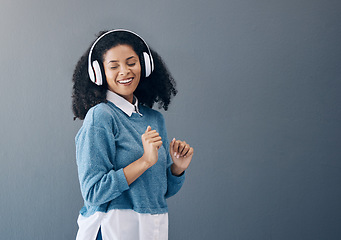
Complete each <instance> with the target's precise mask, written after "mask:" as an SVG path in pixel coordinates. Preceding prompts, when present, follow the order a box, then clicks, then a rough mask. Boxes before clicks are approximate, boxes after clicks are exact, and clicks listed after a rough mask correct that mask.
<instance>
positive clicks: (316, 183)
mask: <svg viewBox="0 0 341 240" xmlns="http://www.w3.org/2000/svg"><path fill="white" fill-rule="evenodd" d="M340 12H341V3H340V1H339V0H326V1H322V0H285V1H284V0H273V1H269V0H257V1H254V0H211V1H207V0H205V1H203V0H186V1H184V0H181V1H180V0H172V1H165V0H159V1H156V0H145V1H141V0H129V1H127V0H118V1H114V0H99V1H90V0H82V1H81V0H58V1H43V0H40V1H39V0H27V1H26V0H2V1H1V6H0V29H1V40H0V43H1V45H0V50H1V52H0V59H1V60H0V61H1V64H0V77H1V88H0V111H1V118H0V136H1V137H0V159H1V167H0V194H1V196H0V208H1V209H0V239H16V240H17V239H44V240H45V239H49V240H53V239H58V240H60V239H74V238H75V235H76V231H77V224H76V220H77V216H78V212H79V210H80V208H81V207H82V204H83V202H82V198H81V194H80V190H79V183H78V176H77V168H76V163H75V146H74V136H75V134H76V133H77V131H78V129H79V128H80V126H81V124H82V122H81V121H79V120H78V121H73V114H72V111H71V89H72V83H71V78H72V74H73V69H74V66H75V64H76V62H77V61H78V59H79V57H80V56H81V55H82V54H83V53H84V52H85V50H86V49H87V48H88V47H89V45H90V44H91V42H92V41H94V40H95V34H97V33H98V32H99V31H100V30H109V29H112V28H127V29H130V30H133V31H136V32H137V33H139V34H141V35H142V36H143V37H144V38H145V39H146V41H147V42H148V43H149V44H150V46H151V47H153V48H154V49H155V50H157V51H158V52H159V53H160V55H161V56H162V57H163V58H164V60H165V62H166V63H167V65H168V67H169V69H170V70H171V72H172V74H173V76H174V78H175V79H176V81H177V88H178V90H179V93H178V95H177V96H176V98H175V99H174V101H173V102H172V104H171V105H170V109H169V111H167V112H164V111H162V113H164V116H165V119H166V123H167V129H168V135H169V138H170V139H171V138H173V137H176V138H179V139H183V140H186V141H187V142H189V143H190V144H191V145H192V146H193V147H194V148H195V156H194V159H193V162H192V164H191V166H190V168H189V169H188V171H187V179H186V182H185V185H184V187H183V188H182V189H181V191H180V192H179V193H178V194H177V195H176V196H174V197H173V198H171V199H170V200H169V209H170V233H169V235H170V239H172V240H176V239H179V240H181V239H238V240H244V239H245V240H249V239H252V240H254V239H255V240H264V239H266V240H267V239H275V240H277V239H283V240H287V239H300V240H302V239H309V240H312V239H316V240H320V239H328V240H331V239H341V228H340V225H341V206H340V204H341V187H340V185H341V161H340V160H341V140H340V137H341V126H340V124H341V108H340V103H341V96H340V92H341V67H340V63H341V17H340V16H341V15H340Z"/></svg>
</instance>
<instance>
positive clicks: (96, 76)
mask: <svg viewBox="0 0 341 240" xmlns="http://www.w3.org/2000/svg"><path fill="white" fill-rule="evenodd" d="M113 32H128V33H131V34H133V35H135V36H137V37H138V38H139V39H141V40H142V42H143V43H144V45H145V46H146V48H147V50H148V52H147V53H146V52H143V56H142V57H143V58H144V59H140V61H144V66H145V77H148V76H149V75H150V74H151V73H152V72H153V70H154V61H153V57H152V53H151V51H150V48H149V46H148V44H147V43H146V41H145V40H144V39H143V38H142V37H141V36H140V35H138V34H137V33H135V32H133V31H130V30H127V29H114V30H110V31H108V32H106V33H104V34H102V35H101V36H99V37H98V38H97V39H96V41H95V42H94V43H93V44H92V46H91V48H90V51H89V57H88V72H89V77H90V79H91V81H92V82H94V83H96V84H97V85H102V84H103V80H102V73H101V71H100V67H99V63H98V61H97V60H95V61H93V62H91V57H92V51H93V50H94V48H95V46H96V44H97V43H98V42H99V40H101V39H102V38H103V37H105V36H106V35H108V34H110V33H113Z"/></svg>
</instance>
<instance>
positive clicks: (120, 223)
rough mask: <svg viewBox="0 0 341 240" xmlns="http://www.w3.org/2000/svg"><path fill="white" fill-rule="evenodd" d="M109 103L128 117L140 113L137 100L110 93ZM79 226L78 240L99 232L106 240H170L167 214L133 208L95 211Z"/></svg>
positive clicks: (83, 239)
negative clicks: (144, 211)
mask: <svg viewBox="0 0 341 240" xmlns="http://www.w3.org/2000/svg"><path fill="white" fill-rule="evenodd" d="M107 100H108V101H110V102H112V103H113V104H115V105H116V106H117V107H118V108H119V109H121V110H122V111H123V112H124V113H125V114H126V115H128V116H129V117H131V116H132V114H139V115H140V116H143V115H142V114H141V113H140V112H139V108H138V100H137V98H136V97H135V96H134V104H131V103H130V102H128V101H127V100H126V99H124V98H123V97H121V96H119V95H117V94H116V93H114V92H111V91H109V90H108V92H107ZM77 223H78V225H79V230H78V233H77V237H76V239H77V240H94V239H96V236H97V233H98V231H99V229H100V231H101V234H102V239H104V240H138V239H140V240H154V239H155V240H156V239H159V240H166V239H168V213H162V214H149V213H138V212H136V211H134V210H131V209H112V210H110V211H108V212H106V213H105V212H99V211H98V212H95V213H94V214H92V215H91V216H88V217H84V216H82V215H81V214H80V215H79V217H78V220H77Z"/></svg>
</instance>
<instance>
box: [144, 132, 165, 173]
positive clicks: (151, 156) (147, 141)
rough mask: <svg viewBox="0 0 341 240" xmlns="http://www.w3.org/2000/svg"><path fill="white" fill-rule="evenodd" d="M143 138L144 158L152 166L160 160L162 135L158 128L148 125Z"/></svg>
mask: <svg viewBox="0 0 341 240" xmlns="http://www.w3.org/2000/svg"><path fill="white" fill-rule="evenodd" d="M141 138H142V144H143V150H144V153H143V156H142V159H143V160H144V161H145V162H146V163H147V164H148V166H149V167H151V166H153V165H154V164H155V163H156V162H157V160H158V150H159V148H160V147H161V146H162V141H161V137H160V135H159V133H158V132H157V131H156V130H152V128H151V127H150V126H148V127H147V130H146V131H145V133H144V134H142V137H141Z"/></svg>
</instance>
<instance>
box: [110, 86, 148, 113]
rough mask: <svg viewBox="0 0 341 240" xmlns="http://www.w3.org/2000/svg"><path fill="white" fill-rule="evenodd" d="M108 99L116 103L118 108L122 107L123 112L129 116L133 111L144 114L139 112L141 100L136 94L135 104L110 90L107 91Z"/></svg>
mask: <svg viewBox="0 0 341 240" xmlns="http://www.w3.org/2000/svg"><path fill="white" fill-rule="evenodd" d="M107 100H108V101H110V102H112V103H113V104H115V105H116V106H117V107H118V108H120V109H121V110H122V111H123V112H125V113H126V114H127V115H128V116H129V117H131V115H132V114H133V113H138V114H140V116H142V114H141V113H140V112H139V107H138V106H139V101H138V100H137V98H136V97H135V96H134V104H131V103H130V102H129V101H127V100H126V99H124V98H123V97H121V96H120V95H118V94H116V93H114V92H112V91H110V90H108V91H107Z"/></svg>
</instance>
